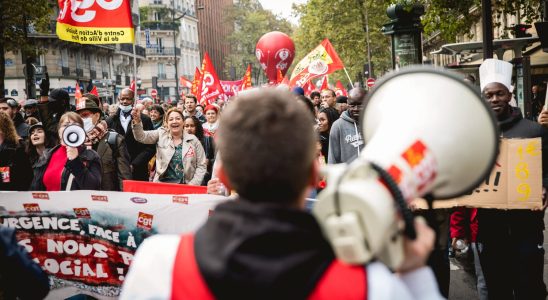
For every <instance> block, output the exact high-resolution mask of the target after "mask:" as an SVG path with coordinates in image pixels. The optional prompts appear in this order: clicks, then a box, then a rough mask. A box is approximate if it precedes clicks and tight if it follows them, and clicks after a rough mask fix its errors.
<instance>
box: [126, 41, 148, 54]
mask: <svg viewBox="0 0 548 300" xmlns="http://www.w3.org/2000/svg"><path fill="white" fill-rule="evenodd" d="M120 51H123V52H127V53H131V54H133V45H132V44H120ZM135 52H137V55H139V56H146V51H145V48H143V47H141V46H137V45H135Z"/></svg>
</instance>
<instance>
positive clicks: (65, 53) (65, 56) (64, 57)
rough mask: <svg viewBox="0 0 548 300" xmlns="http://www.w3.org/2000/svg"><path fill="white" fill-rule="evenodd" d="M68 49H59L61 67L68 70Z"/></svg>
mask: <svg viewBox="0 0 548 300" xmlns="http://www.w3.org/2000/svg"><path fill="white" fill-rule="evenodd" d="M68 56H69V55H68V49H67V48H63V49H61V67H65V68H68V58H69V57H68Z"/></svg>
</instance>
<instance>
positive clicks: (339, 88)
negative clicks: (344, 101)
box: [335, 80, 348, 97]
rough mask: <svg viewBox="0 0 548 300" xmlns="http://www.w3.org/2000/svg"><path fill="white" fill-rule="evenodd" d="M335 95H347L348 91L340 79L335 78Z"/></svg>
mask: <svg viewBox="0 0 548 300" xmlns="http://www.w3.org/2000/svg"><path fill="white" fill-rule="evenodd" d="M335 95H337V97H338V96H345V97H348V92H347V91H346V89H345V88H344V86H343V85H342V83H341V81H340V80H337V83H336V84H335Z"/></svg>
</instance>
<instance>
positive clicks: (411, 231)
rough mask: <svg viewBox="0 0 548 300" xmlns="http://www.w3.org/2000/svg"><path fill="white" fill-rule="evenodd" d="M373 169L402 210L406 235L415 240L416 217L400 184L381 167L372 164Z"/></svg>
mask: <svg viewBox="0 0 548 300" xmlns="http://www.w3.org/2000/svg"><path fill="white" fill-rule="evenodd" d="M370 164H371V167H372V168H373V170H375V171H377V173H379V176H380V177H381V179H382V180H383V181H384V183H385V184H386V187H388V190H389V191H390V193H391V194H392V196H393V197H394V200H395V201H396V203H397V205H398V208H399V209H400V213H401V215H402V217H403V221H404V222H405V229H404V234H405V235H406V236H407V237H408V238H409V239H410V240H414V239H415V238H416V237H417V232H416V231H415V224H414V223H415V221H414V219H415V216H414V215H413V212H412V211H411V209H409V206H408V205H407V203H406V202H405V198H404V197H403V194H402V193H401V190H400V188H399V187H398V184H397V183H396V181H394V179H393V178H392V176H391V175H390V174H388V172H386V170H384V169H383V168H382V167H380V166H379V165H377V164H375V163H373V162H371V163H370Z"/></svg>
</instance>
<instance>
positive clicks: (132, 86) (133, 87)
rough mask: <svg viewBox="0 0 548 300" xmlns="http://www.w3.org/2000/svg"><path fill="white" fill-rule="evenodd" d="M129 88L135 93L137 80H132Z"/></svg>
mask: <svg viewBox="0 0 548 300" xmlns="http://www.w3.org/2000/svg"><path fill="white" fill-rule="evenodd" d="M129 89H130V90H132V91H133V93H135V80H132V81H131V84H130V85H129Z"/></svg>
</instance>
